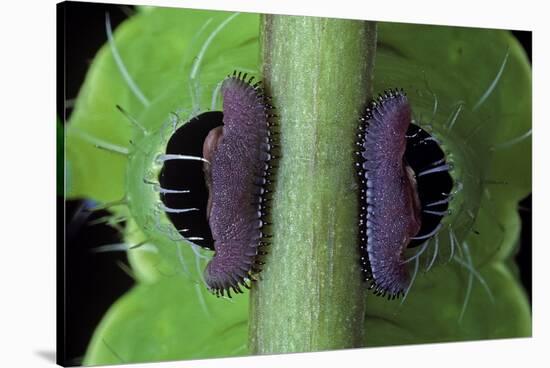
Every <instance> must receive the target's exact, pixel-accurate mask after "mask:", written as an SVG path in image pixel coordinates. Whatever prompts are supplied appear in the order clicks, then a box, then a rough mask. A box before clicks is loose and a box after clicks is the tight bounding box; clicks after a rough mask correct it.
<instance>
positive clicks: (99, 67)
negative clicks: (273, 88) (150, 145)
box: [67, 8, 258, 202]
mask: <svg viewBox="0 0 550 368" xmlns="http://www.w3.org/2000/svg"><path fill="white" fill-rule="evenodd" d="M230 16H232V13H226V12H212V11H198V10H186V9H176V8H154V9H150V10H148V11H145V12H139V13H137V14H136V15H135V16H133V17H132V18H130V19H129V20H127V21H125V22H124V23H123V24H122V25H120V27H119V28H118V29H117V30H116V32H115V35H114V45H115V46H116V50H117V51H118V54H119V55H120V59H121V60H122V63H123V64H124V69H125V70H126V71H127V74H128V75H130V76H131V78H132V80H133V81H134V82H135V85H137V86H138V88H139V90H140V91H141V93H142V95H143V96H145V98H146V99H147V101H149V105H147V106H146V105H145V104H144V103H143V102H142V101H141V100H140V98H139V97H137V95H136V93H133V92H132V89H131V88H130V84H129V83H128V81H127V80H125V78H124V76H123V73H122V72H121V69H120V68H119V67H118V66H117V63H116V62H115V58H114V57H113V53H112V52H111V46H110V45H108V44H106V45H104V46H103V47H102V48H101V50H100V51H99V52H98V54H97V55H96V57H95V58H94V62H93V63H92V65H91V67H90V69H89V71H88V74H87V76H86V80H85V82H84V85H83V86H82V89H81V90H80V92H79V95H78V98H77V101H76V104H75V109H74V111H73V114H72V115H71V118H70V121H69V126H68V129H67V159H68V160H69V161H70V162H71V167H72V172H73V178H72V179H73V183H72V185H71V187H70V191H69V193H68V196H69V197H71V198H74V197H90V198H94V199H95V200H98V201H100V202H110V201H114V200H118V199H120V198H122V197H123V196H124V194H125V185H126V178H125V174H126V164H127V158H125V157H124V156H122V155H118V154H115V153H111V152H107V151H105V150H100V149H98V148H97V147H96V143H97V141H103V142H108V143H111V144H115V145H118V146H120V147H125V148H128V147H129V146H130V140H132V139H133V138H134V136H135V133H132V126H131V124H130V123H129V122H128V119H127V118H125V117H124V116H123V114H121V113H120V112H119V111H118V110H117V109H116V105H117V104H118V105H120V106H122V107H123V108H124V110H126V111H127V112H128V113H129V114H130V115H131V116H133V117H134V118H135V119H136V120H138V121H139V122H140V123H141V124H142V125H144V126H145V127H147V128H151V130H155V128H158V127H160V126H161V125H162V124H163V123H165V122H166V121H168V119H169V118H170V113H171V112H177V111H179V112H181V111H182V110H185V111H187V112H190V111H191V109H192V108H193V103H192V96H191V93H190V91H191V87H192V86H191V85H190V80H189V76H190V74H191V70H192V66H193V62H194V61H195V60H196V57H197V56H198V55H199V54H200V53H201V49H202V48H203V46H204V45H205V44H206V42H207V40H208V38H209V37H210V36H212V35H213V32H214V31H215V30H216V28H217V27H218V26H220V24H222V23H223V22H224V21H226V20H227V19H228V18H229V17H230ZM257 33H258V16H257V15H253V14H239V15H238V16H237V17H236V18H234V20H232V21H230V22H229V23H227V25H226V26H225V27H224V28H223V30H222V31H221V32H219V33H218V34H217V35H215V37H214V38H213V39H212V43H211V44H210V47H208V48H206V49H205V52H204V54H203V59H202V63H201V67H200V68H199V69H198V73H197V77H198V78H199V79H198V80H197V81H196V83H198V84H199V85H200V86H201V88H200V93H199V94H200V95H199V96H198V101H197V106H195V108H200V109H201V110H206V109H209V108H210V106H211V97H212V96H211V93H212V91H213V90H214V89H215V86H216V85H217V83H219V82H220V81H221V80H222V79H223V78H224V77H225V76H226V75H227V74H229V73H231V72H232V71H233V70H235V69H239V70H244V71H254V70H255V68H256V65H257V63H258V44H257V37H258V34H257ZM218 106H219V105H218Z"/></svg>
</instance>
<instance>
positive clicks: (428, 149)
mask: <svg viewBox="0 0 550 368" xmlns="http://www.w3.org/2000/svg"><path fill="white" fill-rule="evenodd" d="M406 137H407V148H406V150H405V160H406V161H407V163H408V165H409V166H410V167H411V169H412V170H413V171H414V173H415V176H416V187H417V192H418V197H419V198H420V204H421V208H422V212H421V223H422V225H421V228H420V231H419V232H418V235H422V234H429V233H431V232H433V231H434V230H435V229H436V228H437V226H438V225H439V224H440V223H441V220H442V219H443V217H444V216H445V215H446V214H447V211H448V208H449V201H450V198H449V193H450V192H451V190H452V187H453V179H452V178H451V175H450V174H449V171H448V169H446V168H445V165H448V162H447V159H446V157H445V153H444V152H443V150H442V149H441V148H440V145H439V143H438V142H437V140H436V139H435V138H434V137H432V136H431V135H430V134H429V133H428V132H427V131H425V130H424V129H422V128H420V127H419V126H417V125H415V124H413V123H411V124H410V125H409V129H408V131H407V135H406ZM436 168H441V171H434V172H431V173H430V174H428V175H422V176H419V174H420V173H422V172H428V171H429V170H432V169H436ZM424 241H426V239H411V241H410V243H409V245H408V248H413V247H417V246H419V245H421V244H422V243H423V242H424Z"/></svg>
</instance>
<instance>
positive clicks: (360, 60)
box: [249, 15, 376, 354]
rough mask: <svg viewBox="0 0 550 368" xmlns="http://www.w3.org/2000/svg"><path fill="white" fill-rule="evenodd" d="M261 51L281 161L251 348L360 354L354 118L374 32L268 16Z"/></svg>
mask: <svg viewBox="0 0 550 368" xmlns="http://www.w3.org/2000/svg"><path fill="white" fill-rule="evenodd" d="M261 44H262V57H263V76H264V87H265V88H266V91H267V93H268V94H269V95H271V96H272V97H273V105H274V106H275V107H276V110H277V114H278V116H279V117H278V119H277V120H278V124H279V127H280V133H281V134H280V144H281V154H282V157H281V159H280V161H279V170H278V173H277V176H276V183H275V185H276V186H275V188H274V189H275V193H274V200H273V208H272V232H273V235H274V237H273V239H272V240H273V241H272V245H271V247H270V249H269V254H268V255H267V256H266V257H265V263H266V264H265V266H264V269H263V272H262V273H261V274H260V277H261V281H260V282H257V283H255V284H254V286H253V288H252V292H251V302H250V325H249V336H250V341H249V344H250V350H251V352H252V353H255V354H267V353H284V352H302V351H319V350H327V349H340V348H352V347H359V346H364V341H365V339H364V334H365V332H364V330H363V326H364V314H365V289H366V287H365V284H364V283H362V282H361V275H360V269H359V265H358V264H359V259H358V249H357V231H356V229H357V218H358V217H357V211H358V204H357V191H358V186H357V180H356V177H355V171H354V164H353V163H354V155H355V152H354V151H355V148H356V147H355V140H356V129H357V125H358V118H359V116H360V115H361V112H362V108H363V107H364V106H365V103H366V102H367V101H368V99H369V97H370V96H371V94H372V71H373V64H374V53H375V45H376V25H375V24H374V23H370V22H364V21H352V20H338V19H326V18H314V17H289V16H277V15H265V16H262V20H261Z"/></svg>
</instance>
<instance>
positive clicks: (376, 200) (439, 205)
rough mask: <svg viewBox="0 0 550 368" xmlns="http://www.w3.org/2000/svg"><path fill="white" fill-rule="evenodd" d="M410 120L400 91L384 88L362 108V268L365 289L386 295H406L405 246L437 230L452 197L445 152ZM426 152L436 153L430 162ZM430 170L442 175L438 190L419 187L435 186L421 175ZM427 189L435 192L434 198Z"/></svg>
mask: <svg viewBox="0 0 550 368" xmlns="http://www.w3.org/2000/svg"><path fill="white" fill-rule="evenodd" d="M411 120H412V117H411V107H410V104H409V102H408V100H407V97H406V94H405V93H404V91H403V90H402V89H401V90H398V89H395V90H390V91H385V92H384V94H383V95H380V96H379V97H378V99H376V100H374V101H372V102H371V104H370V106H369V107H367V108H366V109H365V113H364V115H363V116H362V117H361V118H360V125H359V128H358V130H359V132H358V134H357V142H356V144H357V146H358V147H359V148H358V150H357V151H356V155H357V157H358V159H357V161H356V163H355V166H356V168H357V175H358V177H359V181H360V188H361V189H360V192H359V193H360V194H359V207H360V211H359V223H358V225H359V238H360V239H359V244H360V245H359V249H360V263H361V270H362V273H363V277H364V279H365V280H366V281H368V282H369V289H372V290H374V293H375V294H377V295H386V294H387V295H388V298H390V299H393V298H396V297H399V296H402V295H404V294H405V290H406V289H407V286H408V284H409V282H410V276H409V274H408V270H407V265H406V262H405V259H404V253H405V249H406V248H407V247H413V246H418V244H419V243H418V242H419V241H420V240H424V239H429V238H431V237H432V236H433V235H434V234H435V233H436V232H437V231H438V230H439V229H440V227H441V224H440V221H441V218H442V217H443V216H445V215H446V214H447V207H448V202H449V201H450V199H451V198H450V190H451V188H452V178H451V177H450V175H449V174H448V173H447V172H446V171H447V170H448V169H449V165H448V164H447V163H446V162H445V155H444V154H443V152H442V151H441V150H439V152H437V150H438V146H437V141H436V140H435V139H434V138H433V137H431V136H430V135H429V134H428V133H427V132H426V131H425V130H423V129H422V128H420V127H418V126H416V125H414V124H412V123H411ZM418 145H422V146H424V149H423V151H424V152H414V151H415V150H416V147H417V146H418ZM429 150H432V151H433V150H435V151H436V154H437V155H438V156H439V157H438V158H437V159H435V160H434V161H432V162H429V160H430V159H431V157H433V154H429V152H427V151H429ZM414 153H416V155H415V154H414ZM415 156H416V157H415ZM426 158H427V159H428V162H426ZM429 174H440V175H441V174H442V175H443V178H442V179H441V178H440V179H439V180H437V183H436V187H437V184H440V185H439V186H438V187H437V190H433V189H432V188H430V189H432V190H431V191H427V190H422V192H421V191H420V190H419V189H420V188H424V189H426V188H428V187H430V186H431V185H433V181H432V180H431V179H430V180H427V181H426V180H425V179H421V177H423V176H424V177H426V175H429ZM420 180H422V182H421V183H419V181H420ZM441 181H442V182H443V185H441ZM419 184H421V185H419ZM420 193H422V195H421V194H420ZM430 193H436V195H435V198H434V195H433V194H430ZM437 197H439V198H437ZM430 217H431V218H430ZM420 234H423V235H420ZM426 244H427V242H424V243H423V245H426Z"/></svg>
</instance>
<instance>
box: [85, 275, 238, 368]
mask: <svg viewBox="0 0 550 368" xmlns="http://www.w3.org/2000/svg"><path fill="white" fill-rule="evenodd" d="M199 294H200V295H199ZM202 303H204V304H202ZM247 309H248V298H247V297H246V296H245V297H240V298H234V299H233V300H227V299H225V300H224V299H218V298H216V297H215V296H213V295H211V294H209V293H208V292H206V291H205V289H204V286H203V285H195V284H194V283H192V282H190V281H189V280H188V279H186V278H185V277H180V276H174V277H166V278H164V279H162V280H161V281H159V282H157V283H155V284H138V285H137V286H135V287H134V288H133V289H132V290H131V291H130V292H128V293H127V294H126V295H124V296H123V297H122V298H121V299H120V300H118V301H117V302H116V303H115V304H114V305H113V306H112V307H111V308H110V310H109V311H108V312H107V314H106V315H105V317H104V318H103V320H102V321H101V324H100V325H99V327H98V328H97V330H96V332H95V334H94V336H93V339H92V342H91V343H90V346H89V347H88V351H87V353H86V356H85V359H84V365H97V364H121V363H138V362H150V361H162V360H178V359H200V358H214V357H226V356H238V355H246V354H247V348H246V339H247V332H248V322H247V318H246V315H247V314H246V311H247Z"/></svg>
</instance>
